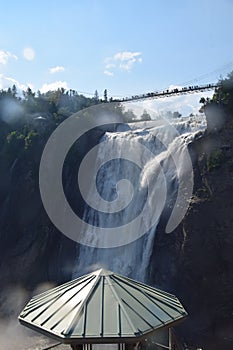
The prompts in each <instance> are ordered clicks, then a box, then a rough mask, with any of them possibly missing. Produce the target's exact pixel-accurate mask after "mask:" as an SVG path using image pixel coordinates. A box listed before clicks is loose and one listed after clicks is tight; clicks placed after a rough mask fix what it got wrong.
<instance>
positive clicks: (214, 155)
mask: <svg viewBox="0 0 233 350" xmlns="http://www.w3.org/2000/svg"><path fill="white" fill-rule="evenodd" d="M222 161H223V152H222V150H221V149H217V150H215V151H213V152H211V154H210V155H209V156H208V157H207V170H208V171H212V170H214V169H218V168H220V166H221V164H222Z"/></svg>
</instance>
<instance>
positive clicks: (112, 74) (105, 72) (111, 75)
mask: <svg viewBox="0 0 233 350" xmlns="http://www.w3.org/2000/svg"><path fill="white" fill-rule="evenodd" d="M104 74H105V75H107V76H109V77H113V76H114V73H113V72H110V71H109V70H107V69H105V71H104Z"/></svg>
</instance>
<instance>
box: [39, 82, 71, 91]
mask: <svg viewBox="0 0 233 350" xmlns="http://www.w3.org/2000/svg"><path fill="white" fill-rule="evenodd" d="M61 88H64V89H65V90H68V84H67V82H66V81H54V82H53V83H45V84H43V85H42V87H41V88H40V92H42V93H45V92H47V91H54V90H57V89H61Z"/></svg>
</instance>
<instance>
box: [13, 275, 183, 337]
mask: <svg viewBox="0 0 233 350" xmlns="http://www.w3.org/2000/svg"><path fill="white" fill-rule="evenodd" d="M186 315H187V313H186V311H185V310H184V308H183V306H182V305H181V303H180V302H179V300H178V299H177V298H176V297H175V296H174V295H172V294H168V293H166V292H164V291H162V290H159V289H156V288H152V287H150V286H148V285H145V284H142V283H139V282H137V281H134V280H132V279H129V278H127V277H124V276H121V275H118V274H115V273H113V272H110V271H107V270H104V269H100V270H97V271H95V272H92V273H90V274H88V275H85V276H83V277H80V278H78V279H75V280H72V281H70V282H68V283H65V284H63V285H61V286H58V287H56V288H53V289H50V290H48V291H47V292H44V293H42V294H40V295H38V296H35V297H33V298H32V299H31V300H30V301H29V303H28V304H27V305H26V307H25V308H24V310H23V311H22V312H21V314H20V315H19V321H20V322H21V323H22V324H23V325H25V326H28V327H30V328H33V329H35V330H37V331H39V332H41V333H44V334H46V335H48V336H52V337H54V338H56V339H59V340H60V341H62V342H63V343H75V342H77V343H85V342H88V343H107V342H109V343H112V342H123V341H130V340H133V339H134V340H135V337H136V338H141V337H143V336H144V335H145V334H146V333H149V332H152V331H154V330H156V329H159V328H161V327H165V326H171V325H172V324H174V323H175V322H177V321H178V320H180V319H182V318H183V317H185V316H186Z"/></svg>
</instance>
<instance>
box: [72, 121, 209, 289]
mask: <svg viewBox="0 0 233 350" xmlns="http://www.w3.org/2000/svg"><path fill="white" fill-rule="evenodd" d="M202 129H204V124H203V123H193V121H192V120H191V119H188V118H186V119H184V120H173V121H169V123H167V124H166V123H165V124H164V123H159V122H151V123H135V124H130V128H127V130H125V128H123V130H117V131H115V132H106V133H105V134H104V136H103V137H102V139H101V141H100V143H99V145H98V153H97V159H96V162H97V163H98V165H97V169H98V171H97V174H96V180H95V179H94V180H93V181H92V183H91V186H90V188H89V193H88V196H87V202H88V204H87V205H86V207H85V210H84V215H83V220H84V221H85V222H86V223H88V224H89V225H91V226H92V227H93V229H91V230H90V228H89V229H88V228H86V229H85V230H84V232H83V233H82V234H84V235H85V237H86V241H87V243H89V245H90V246H85V245H79V246H78V249H77V263H76V267H75V270H74V273H73V277H77V276H79V275H82V274H83V273H87V272H90V271H92V270H94V269H97V268H99V267H104V268H106V269H109V270H112V271H114V272H116V273H120V274H123V275H126V276H129V277H132V278H135V279H137V280H140V281H142V282H147V276H146V272H147V268H148V265H149V264H150V259H151V255H152V253H153V247H154V238H155V234H156V227H157V225H158V223H159V220H160V218H161V215H162V213H165V215H166V212H167V213H168V214H167V215H168V216H169V215H170V213H171V210H172V207H173V206H174V205H176V206H177V207H179V206H181V205H180V203H178V202H176V200H177V199H178V197H179V196H180V194H179V192H178V190H179V186H180V185H181V184H180V182H179V177H181V176H183V174H185V172H186V167H187V165H186V164H185V155H184V154H185V151H186V152H187V145H188V144H189V143H190V142H192V140H193V139H194V138H195V137H197V136H198V135H199V134H200V133H201V132H202V131H201V130H202ZM138 145H140V147H138ZM148 151H149V152H148ZM126 152H127V154H134V157H133V158H134V159H135V153H137V154H136V157H137V160H138V162H139V163H140V164H142V166H141V167H139V166H138V164H135V163H134V162H133V161H132V162H131V161H130V160H129V159H126V156H125V154H126ZM186 157H187V155H186ZM106 160H108V161H106ZM161 169H162V171H161ZM189 170H190V169H189ZM186 176H190V175H189V173H187V174H186ZM122 181H123V182H122ZM124 181H126V182H124ZM120 183H121V185H122V187H121V188H123V190H119V188H120V186H118V185H120ZM123 185H124V186H123ZM96 189H97V191H98V194H96ZM185 190H186V189H185ZM96 195H99V196H100V197H101V199H103V201H104V203H105V204H106V206H107V210H103V211H102V210H98V208H92V207H91V203H93V198H94V197H95V196H96ZM95 198H96V197H95ZM117 201H118V204H119V202H120V204H119V205H120V207H119V208H120V210H116V211H112V210H111V205H113V204H116V203H115V202H117ZM108 205H109V208H108ZM145 205H146V206H147V210H146V211H144V212H143V215H142V217H141V218H140V220H139V221H138V222H137V227H135V225H134V226H133V225H131V226H127V223H128V222H131V221H133V220H134V219H135V218H136V217H138V216H139V215H140V213H141V212H142V211H143V208H144V207H145ZM104 211H105V212H104ZM151 212H152V213H153V220H151ZM163 215H164V214H163ZM122 226H123V227H124V226H125V231H123V234H125V235H127V237H134V234H135V230H138V231H139V232H144V231H145V227H147V228H149V229H148V230H146V233H145V234H143V235H142V236H141V237H138V239H136V240H133V239H132V240H131V242H130V243H128V244H126V245H121V246H115V247H109V248H101V247H106V246H109V242H99V240H100V238H99V237H98V231H97V230H95V228H96V227H97V228H98V227H104V228H109V231H110V233H109V237H107V238H105V239H106V240H107V239H108V240H109V239H110V241H111V229H112V228H118V227H122ZM114 232H115V233H114V234H115V235H116V234H117V233H116V232H117V231H114ZM93 240H94V242H93ZM99 243H101V244H99Z"/></svg>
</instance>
